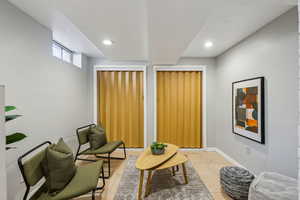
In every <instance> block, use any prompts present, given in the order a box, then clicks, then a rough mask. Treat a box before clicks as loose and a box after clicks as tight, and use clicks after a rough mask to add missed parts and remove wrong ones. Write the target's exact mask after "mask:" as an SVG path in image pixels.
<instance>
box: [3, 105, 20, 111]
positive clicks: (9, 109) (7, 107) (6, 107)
mask: <svg viewBox="0 0 300 200" xmlns="http://www.w3.org/2000/svg"><path fill="white" fill-rule="evenodd" d="M16 109H17V108H16V107H15V106H5V112H9V111H12V110H16Z"/></svg>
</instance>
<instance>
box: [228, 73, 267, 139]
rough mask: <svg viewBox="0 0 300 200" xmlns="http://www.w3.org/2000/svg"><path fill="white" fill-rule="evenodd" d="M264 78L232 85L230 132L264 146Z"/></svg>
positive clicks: (246, 80) (237, 82)
mask: <svg viewBox="0 0 300 200" xmlns="http://www.w3.org/2000/svg"><path fill="white" fill-rule="evenodd" d="M264 82H265V80H264V77H256V78H251V79H245V80H241V81H236V82H233V83H232V132H233V133H234V134H236V135H239V136H242V137H245V138H248V139H250V140H252V141H255V142H258V143H260V144H265V88H264V87H265V86H264V84H265V83H264Z"/></svg>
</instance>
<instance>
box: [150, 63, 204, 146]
mask: <svg viewBox="0 0 300 200" xmlns="http://www.w3.org/2000/svg"><path fill="white" fill-rule="evenodd" d="M153 69H154V78H153V79H154V80H153V84H154V95H153V96H154V141H156V140H157V72H159V71H200V72H202V148H206V147H207V135H206V134H207V132H206V66H205V65H175V66H154V68H153Z"/></svg>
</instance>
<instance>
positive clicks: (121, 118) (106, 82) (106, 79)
mask: <svg viewBox="0 0 300 200" xmlns="http://www.w3.org/2000/svg"><path fill="white" fill-rule="evenodd" d="M97 81H98V84H97V85H98V123H99V124H101V125H102V126H103V127H104V128H105V129H106V132H107V137H108V140H110V141H112V140H123V141H124V142H125V144H126V146H127V147H143V143H144V98H143V95H144V91H143V89H144V86H143V83H144V81H143V72H139V71H98V73H97Z"/></svg>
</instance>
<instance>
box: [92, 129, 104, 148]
mask: <svg viewBox="0 0 300 200" xmlns="http://www.w3.org/2000/svg"><path fill="white" fill-rule="evenodd" d="M88 137H89V143H90V148H91V149H92V150H95V149H98V148H100V147H102V146H104V145H105V144H106V143H107V140H106V135H105V132H104V131H103V130H101V129H98V128H96V127H95V128H92V129H91V134H89V136H88Z"/></svg>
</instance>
